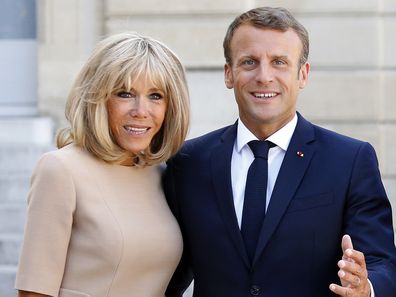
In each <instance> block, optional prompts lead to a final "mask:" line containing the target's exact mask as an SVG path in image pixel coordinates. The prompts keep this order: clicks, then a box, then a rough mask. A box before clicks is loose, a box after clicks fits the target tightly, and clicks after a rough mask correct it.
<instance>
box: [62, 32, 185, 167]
mask: <svg viewBox="0 0 396 297" xmlns="http://www.w3.org/2000/svg"><path fill="white" fill-rule="evenodd" d="M141 78H147V79H149V80H150V81H151V82H152V83H153V84H154V85H155V86H156V87H157V88H158V89H160V90H161V91H163V92H164V93H165V97H166V98H167V100H168V101H167V110H166V114H165V119H164V122H163V124H162V127H161V129H160V131H159V132H158V133H157V134H156V135H155V136H154V137H153V139H152V141H151V144H150V146H149V148H147V149H146V150H145V151H144V152H141V153H138V154H137V155H133V154H132V153H131V152H127V151H125V150H124V149H122V148H121V147H120V146H118V145H117V143H116V141H115V139H114V137H113V136H112V133H111V130H110V128H109V123H108V112H107V100H108V99H109V97H110V96H111V94H112V93H114V92H115V91H116V90H120V89H124V90H127V91H128V90H130V89H131V88H132V84H133V83H134V81H135V80H137V79H141ZM65 115H66V118H67V120H68V121H69V123H70V127H68V128H65V129H62V130H60V131H59V132H58V135H57V137H56V142H57V146H58V148H61V147H63V146H65V145H67V144H70V143H75V144H76V145H78V146H80V147H83V148H85V149H87V150H88V151H89V152H91V153H92V154H94V155H95V156H97V157H98V158H100V159H102V160H104V161H106V162H108V163H112V164H121V163H123V162H125V161H127V160H130V159H131V158H132V160H133V164H134V165H137V164H144V165H152V164H157V163H160V162H163V161H166V160H167V159H169V158H170V157H171V156H172V155H174V154H175V153H176V152H177V150H178V149H179V148H180V147H181V145H182V144H183V142H184V139H185V137H186V135H187V132H188V127H189V117H190V112H189V94H188V88H187V82H186V77H185V72H184V68H183V66H182V64H181V63H180V61H179V59H178V58H177V56H176V55H175V54H174V53H173V52H172V51H171V50H170V49H169V48H168V47H167V46H165V45H164V44H163V43H161V42H159V41H157V40H155V39H152V38H150V37H145V36H141V35H139V34H137V33H134V32H132V33H121V34H116V35H113V36H110V37H108V38H106V39H104V40H102V41H101V42H100V43H99V44H98V45H97V46H96V48H95V49H94V51H93V53H92V55H91V57H90V58H89V59H88V61H87V63H86V64H85V65H84V66H83V68H82V69H81V71H80V73H79V74H78V76H77V78H76V81H75V83H74V85H73V87H72V89H71V91H70V94H69V96H68V99H67V103H66V109H65Z"/></svg>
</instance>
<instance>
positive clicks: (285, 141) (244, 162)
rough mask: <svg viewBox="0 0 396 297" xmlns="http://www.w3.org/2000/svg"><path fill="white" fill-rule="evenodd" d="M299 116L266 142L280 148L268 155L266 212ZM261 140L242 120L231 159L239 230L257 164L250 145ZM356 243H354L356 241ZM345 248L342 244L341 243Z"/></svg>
mask: <svg viewBox="0 0 396 297" xmlns="http://www.w3.org/2000/svg"><path fill="white" fill-rule="evenodd" d="M297 120H298V117H297V114H295V116H294V117H293V119H292V120H291V121H290V122H288V123H287V124H286V125H285V126H284V127H282V128H281V129H279V130H278V131H276V132H275V133H274V134H272V135H271V136H270V137H268V138H267V139H265V140H269V141H271V142H272V143H274V144H276V146H275V147H273V148H270V150H269V152H268V182H267V200H266V205H265V210H266V211H267V208H268V204H269V203H270V201H271V195H272V191H273V189H274V185H275V181H276V178H277V177H278V173H279V170H280V167H281V165H282V162H283V158H284V157H285V154H286V151H287V148H288V147H289V143H290V140H291V138H292V136H293V133H294V130H295V129H296V126H297ZM252 140H258V139H257V137H256V136H255V135H254V134H253V133H252V132H251V131H250V130H249V129H248V128H246V126H245V125H244V124H243V123H242V121H241V120H240V119H238V130H237V137H236V139H235V143H234V148H233V151H232V158H231V184H232V194H233V197H234V207H235V213H236V216H237V220H238V225H239V228H241V222H242V211H243V202H244V199H245V186H246V179H247V173H248V170H249V167H250V165H251V164H252V162H253V160H254V155H253V152H252V150H251V149H250V147H249V145H248V142H249V141H252ZM352 240H353V239H352ZM340 244H341V243H340ZM368 281H369V284H370V289H371V297H375V293H374V288H373V285H372V284H371V282H370V280H368Z"/></svg>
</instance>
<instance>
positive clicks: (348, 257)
mask: <svg viewBox="0 0 396 297" xmlns="http://www.w3.org/2000/svg"><path fill="white" fill-rule="evenodd" d="M344 256H345V257H343V259H342V261H343V262H347V263H346V264H354V263H355V265H358V266H360V267H361V268H363V269H365V268H366V260H365V258H364V254H363V253H362V252H359V251H356V250H351V249H347V250H346V251H345V252H344ZM339 264H340V263H339ZM355 265H351V266H352V267H356V266H355Z"/></svg>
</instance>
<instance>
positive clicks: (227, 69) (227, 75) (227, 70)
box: [224, 63, 234, 89]
mask: <svg viewBox="0 0 396 297" xmlns="http://www.w3.org/2000/svg"><path fill="white" fill-rule="evenodd" d="M224 82H225V85H226V87H227V88H228V89H232V88H233V87H234V80H233V78H232V68H231V65H229V64H228V63H226V64H224Z"/></svg>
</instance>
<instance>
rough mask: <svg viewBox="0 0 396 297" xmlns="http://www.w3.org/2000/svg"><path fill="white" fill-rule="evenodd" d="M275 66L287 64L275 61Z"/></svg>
mask: <svg viewBox="0 0 396 297" xmlns="http://www.w3.org/2000/svg"><path fill="white" fill-rule="evenodd" d="M274 64H275V65H284V64H285V62H284V61H283V60H275V61H274Z"/></svg>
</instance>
